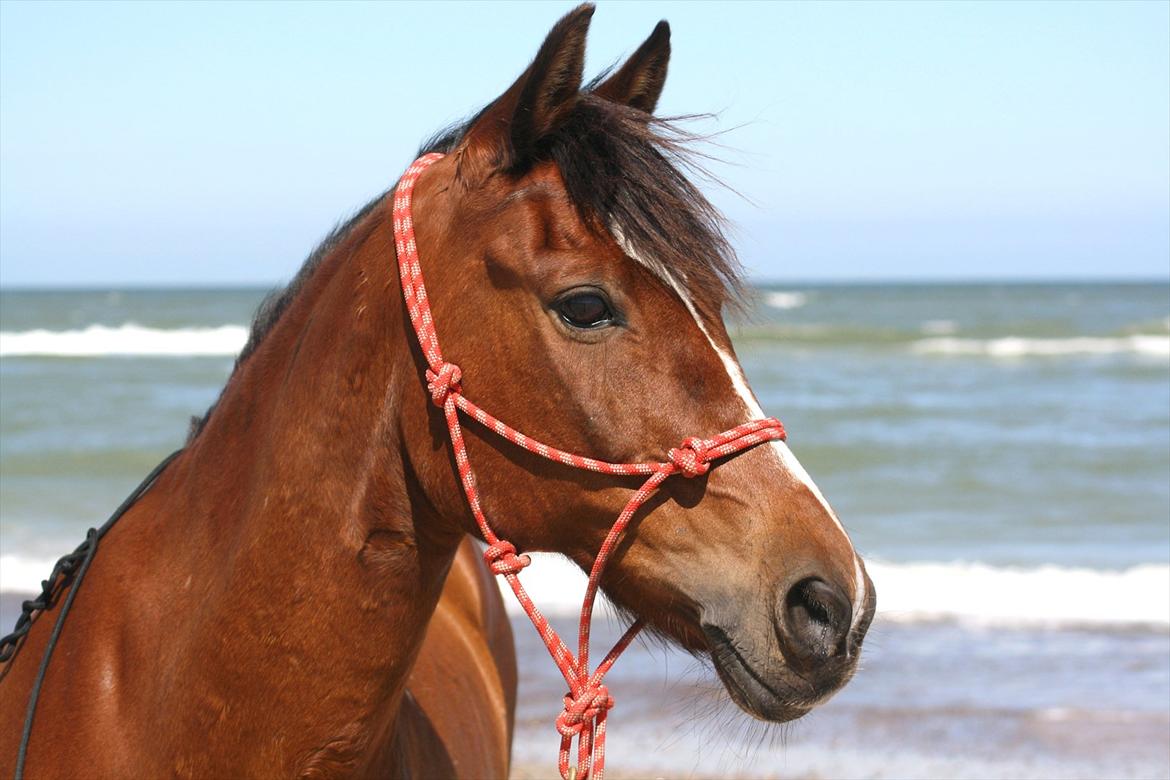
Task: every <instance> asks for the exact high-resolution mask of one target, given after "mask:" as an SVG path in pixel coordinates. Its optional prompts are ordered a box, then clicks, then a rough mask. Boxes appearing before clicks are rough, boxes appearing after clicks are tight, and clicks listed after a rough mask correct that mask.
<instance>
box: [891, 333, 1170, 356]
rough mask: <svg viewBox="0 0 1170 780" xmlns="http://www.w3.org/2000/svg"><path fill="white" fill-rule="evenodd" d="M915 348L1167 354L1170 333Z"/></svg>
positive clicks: (935, 343)
mask: <svg viewBox="0 0 1170 780" xmlns="http://www.w3.org/2000/svg"><path fill="white" fill-rule="evenodd" d="M912 347H913V349H914V351H915V352H918V353H921V354H930V355H981V356H986V357H993V358H1021V357H1061V356H1066V355H1121V354H1133V355H1148V356H1153V357H1170V336H1151V335H1133V336H1117V337H1104V336H1079V337H1075V338H1047V339H1044V338H1022V337H1019V336H1005V337H1003V338H995V339H957V338H930V339H920V340H918V341H916V342H914V344H913V345H912Z"/></svg>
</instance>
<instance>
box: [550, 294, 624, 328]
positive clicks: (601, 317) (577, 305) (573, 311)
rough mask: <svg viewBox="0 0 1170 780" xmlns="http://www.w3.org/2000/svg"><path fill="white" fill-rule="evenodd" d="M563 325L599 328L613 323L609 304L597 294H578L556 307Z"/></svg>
mask: <svg viewBox="0 0 1170 780" xmlns="http://www.w3.org/2000/svg"><path fill="white" fill-rule="evenodd" d="M556 309H557V313H558V314H560V315H561V319H562V320H564V321H565V324H567V325H572V326H573V327H574V328H600V327H604V326H605V325H609V324H610V323H611V322H612V321H613V312H612V311H610V309H609V303H608V302H606V300H605V298H603V297H601V296H600V295H598V294H597V293H578V294H576V295H572V296H570V297H568V298H565V299H564V300H563V301H561V302H560V303H558V304H557V305H556Z"/></svg>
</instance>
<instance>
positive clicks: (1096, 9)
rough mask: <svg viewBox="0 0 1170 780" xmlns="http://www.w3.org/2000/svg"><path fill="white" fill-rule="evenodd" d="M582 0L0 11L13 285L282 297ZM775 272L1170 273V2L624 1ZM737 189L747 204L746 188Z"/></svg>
mask: <svg viewBox="0 0 1170 780" xmlns="http://www.w3.org/2000/svg"><path fill="white" fill-rule="evenodd" d="M571 7H572V4H571V3H562V2H549V3H513V4H509V3H504V4H496V3H492V4H488V3H482V4H477V3H471V4H465V3H450V4H431V5H421V4H418V5H416V4H407V3H373V4H364V3H346V4H332V5H324V4H316V3H307V2H306V3H293V4H281V3H255V4H248V3H242V4H241V3H232V4H228V3H199V4H180V3H168V4H161V3H130V4H106V3H97V2H93V3H82V4H69V3H51V4H50V3H27V2H14V1H13V0H3V2H0V285H2V286H7V287H21V286H95V285H96V286H101V285H136V286H151V285H198V286H215V285H230V284H265V285H270V284H273V283H277V282H280V281H282V280H285V279H288V278H290V277H291V276H292V275H293V274H294V273H295V271H296V269H297V268H298V267H299V265H300V263H301V262H302V260H303V259H304V257H305V256H306V255H307V254H308V253H309V251H310V250H311V249H312V248H313V246H314V245H315V244H316V243H317V242H318V241H319V240H320V238H321V237H323V236H324V235H325V233H327V232H328V230H329V229H330V228H331V227H332V226H333V224H334V223H336V222H337V221H338V220H341V219H344V218H345V217H347V216H348V215H349V214H351V213H352V212H353V211H354V210H356V209H357V208H359V207H360V206H361V205H362V204H364V203H365V202H366V201H367V200H368V199H369V198H371V197H373V196H375V195H377V194H378V193H380V192H382V191H383V190H385V189H386V188H387V187H389V186H390V185H391V184H392V183H393V182H394V181H395V179H396V178H397V176H398V175H399V174H400V173H401V171H402V170H403V169H404V168H405V167H406V166H407V165H408V164H409V163H410V161H411V158H412V155H413V153H414V151H415V150H416V149H417V147H418V145H419V143H420V141H422V140H423V139H424V138H425V137H427V136H428V135H430V134H431V133H432V132H433V131H434V130H436V129H437V128H439V127H441V126H443V125H445V124H447V123H449V122H452V121H454V120H457V119H459V118H461V117H464V116H466V115H468V114H470V113H473V112H474V111H475V110H477V109H478V108H480V107H481V106H482V105H484V104H486V103H487V102H489V101H490V100H492V99H493V98H494V97H496V96H497V95H498V94H499V93H500V92H502V91H503V90H504V89H505V88H506V87H507V86H508V85H509V84H510V83H511V82H512V81H513V80H514V79H515V77H516V76H517V75H519V73H520V72H521V71H522V70H523V69H524V68H525V67H526V66H527V64H528V62H529V61H530V60H531V58H532V56H533V55H534V54H535V53H536V50H537V48H538V47H539V45H540V42H541V41H542V40H543V37H544V35H545V34H546V33H547V31H548V28H549V27H550V26H551V25H552V24H553V22H555V21H556V19H557V18H558V17H559V16H560V15H561V14H563V13H564V12H566V11H568V10H569V9H570V8H571ZM661 18H666V19H668V20H669V21H670V23H671V27H672V32H673V36H672V44H673V56H672V59H671V64H670V74H669V77H668V79H667V84H666V89H665V92H664V94H663V98H662V101H661V103H660V104H659V113H660V114H669V115H676V114H693V113H699V112H713V113H714V114H715V117H714V118H713V119H709V120H706V121H702V122H699V123H698V124H696V125H695V126H694V129H697V130H704V131H708V132H710V131H719V132H721V133H722V134H721V135H720V136H719V141H718V144H719V145H718V147H716V148H712V149H709V150H708V151H713V152H714V153H715V154H717V155H718V156H719V157H720V158H721V159H722V162H721V163H719V164H717V165H716V166H715V173H716V174H717V175H718V176H719V177H721V178H722V179H723V180H724V181H725V182H726V183H727V184H728V185H729V187H730V189H719V188H714V187H708V192H709V194H710V196H711V197H712V200H714V201H715V202H716V203H717V204H718V205H719V206H720V207H721V208H722V209H723V211H724V212H725V213H726V214H727V216H728V217H729V219H730V220H731V221H732V224H733V225H734V232H733V236H734V242H735V244H736V246H737V248H738V249H739V252H740V257H741V259H742V260H743V262H744V264H745V266H746V267H747V269H748V271H749V273H750V275H751V276H752V278H753V279H756V280H761V281H764V280H773V281H800V280H812V281H816V280H828V281H843V280H890V281H900V280H918V279H924V280H929V279H939V280H948V279H988V278H995V279H1018V278H1031V279H1061V278H1074V279H1092V278H1154V279H1170V3H1167V2H1154V1H1150V2H1134V3H1127V2H1104V3H1092V2H1075V3H1073V2H1070V3H1060V2H1043V3H1006V2H975V3H942V2H936V3H927V2H909V3H876V2H875V3H868V2H867V3H847V2H833V3H767V4H765V3H726V2H725V3H719V4H714V3H700V2H696V3H674V2H671V3H617V2H604V0H603V2H601V3H600V4H599V7H598V11H597V13H596V14H595V16H594V18H593V25H592V29H591V32H590V41H589V51H588V58H587V61H586V70H587V75H588V74H591V73H595V72H597V71H598V70H600V69H601V68H603V67H605V66H607V65H610V64H612V63H614V62H615V61H617V60H619V58H621V57H622V56H624V55H626V54H628V53H630V52H632V51H633V50H634V49H635V48H636V47H637V46H638V44H639V43H641V41H642V40H643V39H644V38H645V37H646V36H647V35H648V34H649V33H650V30H651V29H652V28H653V26H654V24H655V23H656V22H657V21H658V20H659V19H661ZM732 190H733V191H734V192H733V191H732Z"/></svg>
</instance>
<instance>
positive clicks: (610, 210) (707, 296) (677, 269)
mask: <svg viewBox="0 0 1170 780" xmlns="http://www.w3.org/2000/svg"><path fill="white" fill-rule="evenodd" d="M604 75H605V74H604V73H603V74H602V77H604ZM600 78H601V77H599V78H598V79H595V80H594V82H595V83H596V82H597V81H599V80H600ZM482 113H483V112H482V111H481V112H480V114H482ZM480 114H476V116H475V117H472V118H471V119H469V120H467V121H465V122H462V123H460V124H458V125H454V126H451V127H448V128H446V129H444V130H441V131H439V133H437V134H436V135H434V136H433V137H431V138H430V139H429V140H427V141H426V142H425V143H424V144H423V146H422V147H421V148H420V149H419V155H422V154H426V153H428V152H442V153H444V154H446V153H449V152H451V151H453V150H454V149H456V148H457V147H458V146H459V144H460V142H461V141H462V140H463V138H464V135H465V134H466V132H467V130H468V128H470V127H471V126H472V125H474V123H475V120H476V119H477V118H478V117H479V116H480ZM699 140H701V139H700V138H698V137H697V136H695V135H694V134H692V133H690V132H688V131H686V130H684V129H682V128H681V127H680V126H679V120H677V119H661V118H657V117H654V116H651V115H650V114H647V113H646V112H644V111H640V110H637V109H633V108H629V107H627V106H623V105H619V104H617V103H613V102H610V101H608V100H603V99H601V98H599V97H597V96H595V95H592V94H590V93H589V92H588V91H587V92H584V93H582V95H581V97H580V99H579V100H578V102H577V105H576V107H575V108H574V110H573V112H572V113H571V114H570V116H569V117H568V119H567V120H566V121H565V122H564V124H563V125H562V126H561V127H560V128H559V129H558V130H557V132H556V133H555V134H554V135H553V136H552V137H551V138H550V139H548V140H547V142H546V144H545V147H544V149H543V150H542V157H544V159H548V160H552V161H553V162H555V163H556V165H557V167H558V168H559V170H560V172H561V176H562V178H563V180H564V182H565V187H566V189H567V190H568V193H569V197H570V198H571V199H572V201H573V203H574V204H575V205H576V207H577V209H578V211H579V213H580V214H581V218H582V219H583V220H584V221H585V223H586V224H587V225H589V226H590V227H592V228H593V229H594V230H596V231H598V232H599V233H602V232H606V231H609V232H612V233H614V234H615V236H617V235H620V236H621V237H622V239H621V240H623V241H624V243H625V247H626V248H627V249H628V250H629V251H630V252H631V253H632V255H633V256H634V259H635V260H637V261H638V262H640V263H641V264H642V265H644V266H645V267H646V268H647V269H648V270H650V271H651V272H652V273H653V274H654V275H655V276H656V277H657V278H659V279H660V280H661V281H662V282H663V284H665V285H667V286H668V287H670V288H672V289H676V290H677V291H678V292H679V294H681V295H686V296H688V297H689V298H690V300H691V301H692V302H693V303H694V305H695V306H697V307H698V308H699V310H700V311H702V312H703V314H704V315H705V316H707V317H712V318H715V317H718V316H720V312H721V310H722V308H723V306H724V304H726V303H728V302H731V303H733V304H734V303H737V302H738V301H739V300H740V298H741V294H742V289H743V283H742V279H741V275H740V266H739V262H738V260H737V259H736V257H735V252H734V251H733V250H732V248H731V245H730V244H729V243H728V241H727V237H726V235H725V233H724V228H723V218H722V216H721V215H720V214H719V212H718V210H717V209H715V207H714V206H712V205H711V203H710V201H708V200H707V199H706V198H705V197H704V196H703V193H702V192H701V191H700V190H699V189H698V187H696V186H695V185H694V184H693V183H692V182H691V181H690V180H689V179H688V178H687V175H686V174H687V173H688V172H691V173H696V172H697V173H700V174H702V173H703V171H702V168H701V166H699V165H697V164H696V161H695V154H694V151H693V149H692V146H693V144H694V142H696V141H699ZM513 173H521V172H520V171H514V172H513ZM385 196H386V193H382V194H381V195H379V196H377V197H376V198H374V199H373V200H371V201H370V202H369V203H367V204H366V205H365V206H363V207H362V208H361V209H360V210H359V211H358V212H357V213H356V214H355V215H354V216H353V217H352V218H351V219H349V220H348V221H346V222H344V223H341V224H339V225H338V226H336V227H335V228H334V229H333V230H332V231H331V232H330V233H329V235H328V236H326V237H325V239H324V240H323V241H322V242H321V243H320V244H319V245H318V246H317V248H316V249H314V250H313V251H312V253H311V254H310V255H309V257H308V259H307V260H305V262H304V264H303V265H302V266H301V269H300V270H299V271H298V272H297V275H296V276H295V277H293V279H292V281H291V282H289V283H288V285H287V286H285V287H284V288H282V289H277V290H273V291H272V292H271V293H269V294H268V295H267V296H266V297H265V298H264V300H263V301H262V302H261V303H260V306H259V307H258V308H257V310H256V316H255V318H254V319H253V321H252V330H251V333H250V335H249V337H248V342H247V344H245V345H244V348H243V350H241V352H240V354H239V357H237V358H236V363H235V368H234V369H233V375H234V373H235V370H237V369H238V368H239V366H240V365H241V364H242V363H243V362H244V361H246V360H247V359H248V358H249V357H250V356H251V355H252V353H253V352H255V351H256V349H257V348H259V346H260V344H261V343H263V341H264V338H265V336H267V335H268V333H269V331H271V330H272V328H273V327H274V326H275V325H276V323H277V322H278V321H279V320H280V317H281V315H282V314H283V313H284V311H285V310H286V309H287V308H288V305H289V304H290V303H291V302H292V300H293V299H294V298H296V296H297V295H298V294H299V293H300V291H301V289H302V288H303V287H304V286H305V283H306V282H307V281H308V280H309V279H310V278H311V277H312V275H313V272H314V271H315V270H316V269H317V268H318V267H319V266H320V265H321V263H322V262H323V261H324V260H325V258H326V257H328V256H329V255H330V253H331V252H332V250H333V248H334V247H335V246H337V245H338V244H339V243H340V242H342V241H344V240H345V238H346V236H347V235H349V233H350V231H351V230H353V228H354V226H356V225H357V224H358V223H360V222H361V221H362V219H363V218H364V217H365V216H366V215H367V214H369V213H370V211H371V210H373V209H374V207H375V206H377V204H378V203H380V202H381V201H382V199H383V198H384V197H385ZM229 382H230V378H229ZM214 410H215V405H214V404H213V405H212V406H211V408H210V409H208V411H207V413H206V414H205V415H203V417H201V418H192V421H191V429H190V433H189V436H188V440H191V439H193V438H194V437H195V436H197V435H198V434H199V431H201V430H202V429H203V426H204V425H205V424H206V422H207V420H208V418H209V417H210V416H211V413H212V412H213V411H214Z"/></svg>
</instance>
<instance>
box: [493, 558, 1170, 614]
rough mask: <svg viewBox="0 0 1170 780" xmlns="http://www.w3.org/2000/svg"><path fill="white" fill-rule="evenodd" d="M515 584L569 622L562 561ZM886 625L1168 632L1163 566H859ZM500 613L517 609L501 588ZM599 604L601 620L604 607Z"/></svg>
mask: <svg viewBox="0 0 1170 780" xmlns="http://www.w3.org/2000/svg"><path fill="white" fill-rule="evenodd" d="M533 559H534V560H533V564H532V566H531V567H529V568H527V569H525V570H524V573H523V574H522V575H521V579H522V580H523V581H524V583H525V587H527V588H528V591H529V593H530V594H532V597H533V599H534V600H535V601H536V603H537V606H539V607H540V609H541V611H542V612H544V613H545V614H548V615H558V616H562V617H566V616H572V615H576V614H577V613H578V612H579V611H580V609H581V598H582V596H583V595H584V592H585V575H584V574H583V573H582V572H581V571H580V570H579V569H577V567H576V566H574V565H573V564H571V563H569V562H568V561H567V560H565V559H564V558H561V557H560V556H554V555H534V556H533ZM866 567H867V569H868V571H869V575H870V577H871V578H872V579H873V582H874V587H875V588H876V589H877V594H878V612H879V614H880V615H881V616H882V617H884V618H885V619H887V620H894V621H899V622H919V621H934V620H961V621H964V622H972V623H981V624H988V625H1021V626H1024V625H1036V626H1061V625H1144V626H1156V627H1160V628H1161V627H1167V626H1170V566H1166V565H1162V564H1147V565H1142V566H1135V567H1133V568H1130V569H1126V570H1121V571H1117V570H1102V569H1088V568H1070V567H1062V566H1038V567H1027V568H1023V567H1021V568H1010V567H998V566H988V565H986V564H981V563H902V564H892V563H885V562H882V561H869V562H867V564H866ZM501 584H502V586H503V589H504V601H505V603H506V604H507V606H508V610H509V611H511V612H513V613H515V614H520V613H521V610H520V606H519V605H518V604H517V603H516V599H515V597H514V596H513V595H512V593H511V590H510V589H509V588H508V587H507V585H506V584H505V583H503V580H501ZM603 601H604V600H603V599H601V598H599V603H600V604H601V606H600V607H599V609H598V612H599V613H602V612H604V611H606V610H608V609H610V607H609V606H608V604H607V603H602V602H603Z"/></svg>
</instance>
